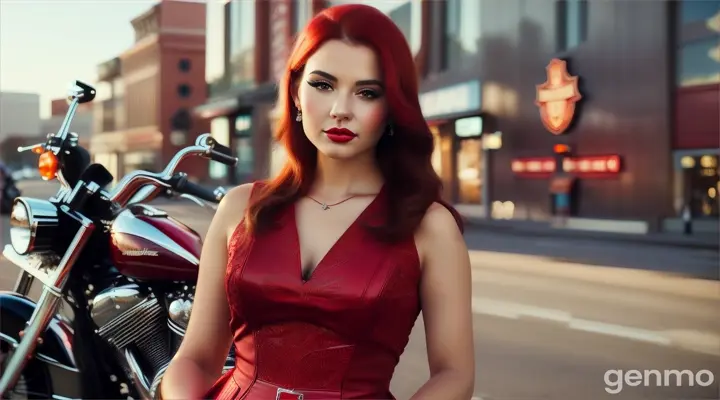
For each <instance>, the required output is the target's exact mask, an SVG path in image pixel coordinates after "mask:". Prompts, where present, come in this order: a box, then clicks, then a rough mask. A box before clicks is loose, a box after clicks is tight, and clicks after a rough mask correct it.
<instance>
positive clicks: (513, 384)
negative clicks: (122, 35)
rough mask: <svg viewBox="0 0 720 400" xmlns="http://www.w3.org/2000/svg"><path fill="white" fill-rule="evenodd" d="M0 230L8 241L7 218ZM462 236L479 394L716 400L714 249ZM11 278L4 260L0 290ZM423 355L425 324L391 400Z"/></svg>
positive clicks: (409, 388) (174, 209)
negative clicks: (465, 245) (470, 282)
mask: <svg viewBox="0 0 720 400" xmlns="http://www.w3.org/2000/svg"><path fill="white" fill-rule="evenodd" d="M41 186H42V185H41ZM33 190H35V189H32V190H27V191H26V193H27V194H28V195H32V194H34V193H36V192H34V191H33ZM39 190H40V192H42V190H45V189H43V188H41V189H39ZM40 192H38V194H40ZM165 209H166V210H167V211H169V212H170V213H171V214H172V215H174V216H176V217H177V218H178V219H180V220H182V221H183V222H185V223H187V224H189V225H190V226H192V227H194V228H196V229H197V230H198V231H200V232H201V233H204V232H205V230H206V227H207V222H208V221H209V219H210V218H211V217H212V214H211V213H210V212H208V211H205V210H201V209H199V208H198V207H197V206H195V205H192V204H190V203H184V204H177V205H171V206H167V207H166V208H165ZM0 224H2V229H0V232H2V233H3V234H6V232H7V218H4V219H2V221H1V222H0ZM5 237H6V236H5ZM466 238H467V242H468V246H469V248H470V256H471V260H472V265H473V278H472V279H473V311H474V315H473V318H474V320H473V322H474V324H473V325H474V330H475V359H476V361H477V371H476V385H475V388H476V391H475V394H476V396H477V397H480V398H482V399H485V400H488V399H493V400H494V399H507V400H511V399H512V400H520V399H523V400H530V399H533V400H534V399H559V400H565V399H568V400H576V399H577V400H580V399H583V400H584V399H590V400H592V399H610V398H620V399H718V398H720V388H719V386H718V381H719V380H720V318H718V317H719V316H720V281H718V280H717V275H718V272H717V271H718V266H719V264H718V254H717V252H714V251H708V250H698V249H683V248H675V247H662V246H653V245H644V244H637V243H633V244H623V243H610V242H598V241H587V240H576V239H562V238H547V237H538V238H529V237H521V236H513V235H506V234H495V233H488V232H482V231H474V230H470V231H468V232H467V234H466ZM0 239H2V238H0ZM0 241H3V242H7V240H4V239H2V240H0ZM15 275H16V270H15V269H14V268H13V267H12V266H9V265H7V262H3V261H2V260H0V288H3V289H4V288H8V287H9V285H11V284H12V282H13V281H14V279H15ZM697 277H700V278H697ZM713 277H714V279H712V278H713ZM703 278H704V279H703ZM708 278H710V279H708ZM426 357H427V354H426V351H425V344H424V333H423V325H422V318H420V319H419V320H418V322H417V323H416V326H415V330H414V331H413V334H412V337H411V340H410V343H409V344H408V347H407V349H406V352H405V354H404V355H403V356H402V358H401V360H400V365H399V366H398V369H397V373H396V376H395V378H394V380H393V383H392V388H393V392H394V394H395V395H396V396H397V398H398V399H407V398H409V397H410V396H411V395H412V393H414V391H415V390H416V389H417V388H418V387H419V386H420V385H422V383H423V382H424V381H425V380H426V379H427V378H428V376H429V372H428V368H427V359H426ZM629 370H637V372H628V371H629ZM673 371H679V372H681V373H682V374H681V375H680V380H679V381H678V379H677V377H678V375H674V374H673ZM655 372H657V373H659V378H660V379H659V380H658V376H656V375H653V373H655ZM635 373H637V374H638V375H637V376H636V375H634V374H635ZM710 374H712V376H711V375H710ZM645 375H647V378H648V379H644V378H645ZM690 375H692V378H693V379H692V380H693V382H692V383H693V385H692V386H691V382H690ZM606 377H607V379H606ZM618 378H620V379H619V380H618ZM695 378H697V380H696V379H695ZM710 380H712V381H711V382H708V381H710ZM618 382H619V383H618ZM706 383H707V385H706ZM635 384H637V385H635ZM611 393H615V394H611Z"/></svg>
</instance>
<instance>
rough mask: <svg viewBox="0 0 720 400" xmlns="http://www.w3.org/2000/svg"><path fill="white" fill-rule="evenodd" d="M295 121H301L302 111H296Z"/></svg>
mask: <svg viewBox="0 0 720 400" xmlns="http://www.w3.org/2000/svg"><path fill="white" fill-rule="evenodd" d="M295 121H297V122H300V121H302V111H300V110H298V112H297V115H296V116H295Z"/></svg>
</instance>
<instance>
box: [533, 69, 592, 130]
mask: <svg viewBox="0 0 720 400" xmlns="http://www.w3.org/2000/svg"><path fill="white" fill-rule="evenodd" d="M545 69H546V70H547V81H545V83H543V84H540V85H537V86H536V97H535V105H537V106H538V107H539V108H540V119H541V120H542V123H543V125H545V128H546V129H547V130H548V131H550V132H551V133H552V134H553V135H559V134H561V133H563V132H565V130H566V129H567V128H568V126H570V123H571V122H572V119H573V117H574V116H575V103H577V102H578V101H579V100H580V99H581V98H582V96H581V95H580V90H579V89H578V77H577V76H571V75H570V74H569V73H568V71H567V63H566V62H565V61H563V60H559V59H557V58H554V59H552V61H550V63H549V64H548V65H547V67H545Z"/></svg>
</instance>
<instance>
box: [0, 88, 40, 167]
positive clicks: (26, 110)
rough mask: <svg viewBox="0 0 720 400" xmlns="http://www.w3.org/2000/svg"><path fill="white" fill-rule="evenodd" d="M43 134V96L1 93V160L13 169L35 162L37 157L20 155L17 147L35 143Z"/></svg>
mask: <svg viewBox="0 0 720 400" xmlns="http://www.w3.org/2000/svg"><path fill="white" fill-rule="evenodd" d="M40 134H41V121H40V95H39V94H36V93H19V92H0V161H2V162H4V163H6V164H8V165H10V166H11V167H13V168H21V167H24V166H28V165H32V163H33V162H35V163H36V162H37V156H34V157H31V156H28V155H27V154H20V153H18V152H17V148H18V147H19V146H25V145H28V144H31V143H35V141H37V140H38V137H39V136H40ZM43 137H44V135H43ZM33 160H34V161H33Z"/></svg>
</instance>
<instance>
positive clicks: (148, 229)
mask: <svg viewBox="0 0 720 400" xmlns="http://www.w3.org/2000/svg"><path fill="white" fill-rule="evenodd" d="M110 232H111V234H115V233H124V234H128V235H133V236H138V237H142V238H143V239H146V240H149V241H151V242H153V243H155V244H156V245H158V246H160V247H162V248H164V249H166V250H168V251H170V252H172V253H174V254H175V255H177V256H179V257H182V258H184V259H185V260H187V261H189V262H191V263H193V264H195V265H198V264H199V263H200V261H199V260H198V258H197V257H195V256H194V255H193V254H192V253H190V252H189V251H187V250H185V249H183V248H182V247H181V246H180V245H179V244H177V243H176V242H175V241H173V240H172V239H170V238H169V237H168V236H167V235H165V234H164V233H163V232H162V231H160V230H159V229H157V228H156V227H154V226H152V225H151V224H149V223H147V222H145V221H142V220H140V219H138V218H137V217H135V215H134V214H133V212H132V211H131V210H125V211H123V212H121V213H120V215H118V216H117V218H116V219H115V222H113V224H112V226H111V227H110Z"/></svg>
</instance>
